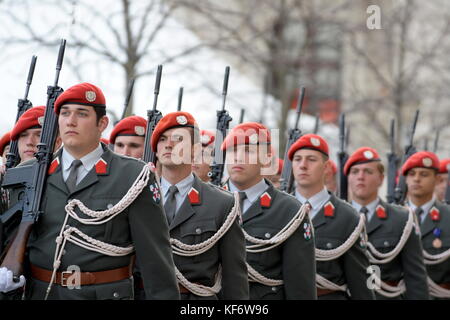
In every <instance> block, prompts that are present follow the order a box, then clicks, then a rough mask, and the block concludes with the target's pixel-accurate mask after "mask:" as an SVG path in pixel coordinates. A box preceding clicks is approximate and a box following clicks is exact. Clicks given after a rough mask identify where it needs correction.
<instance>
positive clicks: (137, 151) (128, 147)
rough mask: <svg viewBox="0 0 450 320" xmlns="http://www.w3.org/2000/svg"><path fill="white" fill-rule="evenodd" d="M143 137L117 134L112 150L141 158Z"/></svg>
mask: <svg viewBox="0 0 450 320" xmlns="http://www.w3.org/2000/svg"><path fill="white" fill-rule="evenodd" d="M144 141H145V138H144V137H138V136H118V137H116V141H115V142H114V152H115V153H117V154H121V155H124V156H128V157H132V158H136V159H142V155H143V154H144Z"/></svg>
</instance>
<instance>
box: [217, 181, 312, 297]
mask: <svg viewBox="0 0 450 320" xmlns="http://www.w3.org/2000/svg"><path fill="white" fill-rule="evenodd" d="M264 181H265V183H266V184H267V185H268V188H267V189H266V191H264V192H263V193H262V194H261V195H260V196H259V197H258V201H255V202H253V203H252V204H251V206H250V207H249V208H248V209H247V210H246V211H245V213H243V216H242V228H243V229H244V230H245V232H247V233H248V234H249V235H250V236H253V237H255V238H259V239H263V240H267V239H270V238H272V237H273V236H274V235H276V234H277V233H278V232H279V231H280V230H281V229H283V228H284V227H285V226H286V225H287V224H288V223H289V221H291V220H292V218H293V217H294V215H295V214H296V213H297V212H298V210H299V209H300V207H301V204H300V202H298V201H297V199H295V197H293V196H291V195H289V194H287V193H285V192H281V191H279V190H277V189H276V188H274V186H273V185H272V184H271V183H270V181H268V180H267V179H264ZM225 188H226V189H229V188H230V186H229V183H227V184H226V185H225ZM247 244H249V245H250V244H251V243H249V242H248V243H247ZM247 262H248V264H249V265H250V266H252V267H253V268H254V269H255V270H256V271H258V272H259V273H260V274H262V275H263V276H265V277H267V278H270V279H275V280H283V285H280V286H267V285H264V284H261V283H258V282H250V299H252V300H286V299H290V300H294V299H309V300H313V299H317V295H316V282H315V272H316V263H315V253H314V235H313V232H312V227H311V222H310V220H309V218H308V216H306V217H305V218H304V219H303V220H302V222H301V223H300V226H299V227H298V229H297V230H296V231H295V232H294V233H293V234H292V235H291V236H290V237H289V238H288V239H287V240H286V241H284V242H283V243H282V244H280V245H279V246H277V247H275V248H272V249H270V250H268V251H264V252H261V253H249V252H248V253H247Z"/></svg>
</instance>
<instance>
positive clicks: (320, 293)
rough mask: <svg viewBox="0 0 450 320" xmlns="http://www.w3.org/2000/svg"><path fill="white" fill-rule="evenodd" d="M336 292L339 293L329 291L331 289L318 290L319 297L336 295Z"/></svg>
mask: <svg viewBox="0 0 450 320" xmlns="http://www.w3.org/2000/svg"><path fill="white" fill-rule="evenodd" d="M334 292H337V291H336V290H329V289H320V288H317V296H318V297H320V296H324V295H326V294H330V293H334Z"/></svg>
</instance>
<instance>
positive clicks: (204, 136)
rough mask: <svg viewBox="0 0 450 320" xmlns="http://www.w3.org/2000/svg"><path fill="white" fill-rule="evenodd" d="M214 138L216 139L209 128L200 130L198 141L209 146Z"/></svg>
mask: <svg viewBox="0 0 450 320" xmlns="http://www.w3.org/2000/svg"><path fill="white" fill-rule="evenodd" d="M214 140H216V135H215V134H214V132H212V131H209V130H200V142H201V143H202V146H204V147H206V146H209V145H210V144H211V143H213V142H214Z"/></svg>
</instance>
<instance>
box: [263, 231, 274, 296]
mask: <svg viewBox="0 0 450 320" xmlns="http://www.w3.org/2000/svg"><path fill="white" fill-rule="evenodd" d="M264 236H265V237H266V238H267V239H270V233H268V232H267V233H266V234H265V235H264ZM272 289H273V288H272Z"/></svg>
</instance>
